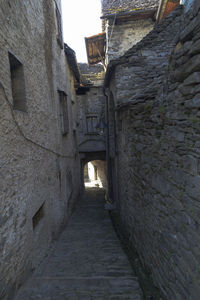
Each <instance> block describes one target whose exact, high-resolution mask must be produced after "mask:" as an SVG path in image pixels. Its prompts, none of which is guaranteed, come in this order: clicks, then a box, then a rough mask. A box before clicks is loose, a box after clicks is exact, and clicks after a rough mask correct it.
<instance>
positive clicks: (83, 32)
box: [62, 0, 102, 62]
mask: <svg viewBox="0 0 200 300" xmlns="http://www.w3.org/2000/svg"><path fill="white" fill-rule="evenodd" d="M62 15H63V34H64V41H65V43H67V44H68V45H69V46H70V47H71V48H72V49H73V50H74V51H75V52H76V57H77V60H78V62H87V54H86V48H85V39H84V38H85V37H89V36H92V35H95V34H98V33H101V32H102V29H101V20H100V16H101V0H62Z"/></svg>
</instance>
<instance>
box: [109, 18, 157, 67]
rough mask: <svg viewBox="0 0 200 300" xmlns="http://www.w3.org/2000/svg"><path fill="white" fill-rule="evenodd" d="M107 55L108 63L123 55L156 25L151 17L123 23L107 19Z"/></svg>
mask: <svg viewBox="0 0 200 300" xmlns="http://www.w3.org/2000/svg"><path fill="white" fill-rule="evenodd" d="M105 26H106V36H107V43H106V56H107V63H109V62H110V61H111V60H113V59H116V58H118V57H119V56H122V55H123V54H124V53H125V52H126V51H127V50H128V49H130V48H131V47H132V46H133V45H135V44H137V43H138V42H139V41H141V40H142V38H143V37H144V36H146V35H147V34H148V33H149V32H150V31H151V30H152V29H153V27H154V21H153V20H152V19H151V18H148V19H142V20H136V21H128V22H124V23H122V24H119V25H117V24H115V25H114V20H113V19H110V20H107V21H106V25H105Z"/></svg>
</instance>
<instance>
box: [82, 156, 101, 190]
mask: <svg viewBox="0 0 200 300" xmlns="http://www.w3.org/2000/svg"><path fill="white" fill-rule="evenodd" d="M80 160H81V186H82V190H85V184H84V168H85V166H86V165H87V163H89V162H95V163H94V166H95V165H96V167H97V169H98V165H99V164H98V161H104V162H106V152H105V151H100V152H81V153H80ZM99 169H100V167H99ZM97 173H98V170H97ZM104 186H105V189H106V187H107V182H106V184H104Z"/></svg>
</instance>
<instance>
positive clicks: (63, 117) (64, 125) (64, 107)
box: [58, 91, 69, 136]
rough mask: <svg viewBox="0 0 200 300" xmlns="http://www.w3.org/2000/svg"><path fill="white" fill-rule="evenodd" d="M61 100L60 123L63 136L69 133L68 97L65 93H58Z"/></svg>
mask: <svg viewBox="0 0 200 300" xmlns="http://www.w3.org/2000/svg"><path fill="white" fill-rule="evenodd" d="M58 93H59V100H60V122H61V130H62V134H63V136H65V135H67V134H68V133H69V116H68V104H67V95H66V94H65V92H63V91H58Z"/></svg>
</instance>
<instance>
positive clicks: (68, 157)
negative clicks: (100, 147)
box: [0, 0, 80, 299]
mask: <svg viewBox="0 0 200 300" xmlns="http://www.w3.org/2000/svg"><path fill="white" fill-rule="evenodd" d="M60 2H61V1H60V0H57V1H53V0H50V1H46V0H34V1H21V0H20V1H7V0H2V1H1V6H0V22H1V30H0V54H1V62H0V65H1V68H0V120H1V121H0V191H1V192H0V211H1V215H0V237H1V238H0V257H1V261H0V274H1V275H0V299H9V297H10V296H11V295H12V293H13V292H14V291H15V289H16V288H17V287H18V286H19V285H20V283H21V282H22V281H23V279H25V278H26V277H27V276H28V274H29V273H30V272H32V270H33V269H34V268H35V267H36V266H37V264H39V263H40V261H41V260H42V259H43V257H44V255H45V254H46V251H47V249H48V247H49V245H50V243H51V241H52V239H53V238H55V236H56V235H57V234H58V232H59V231H60V230H61V228H62V226H63V224H65V223H66V221H67V219H68V216H69V215H70V213H71V210H72V208H73V205H74V203H75V199H76V197H77V195H78V194H79V178H80V177H79V156H78V151H77V141H76V127H75V126H76V122H75V115H76V94H75V90H74V77H75V76H74V72H73V69H72V68H70V64H69V63H68V60H67V57H66V52H65V49H64V45H63V40H62V20H61V3H60Z"/></svg>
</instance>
